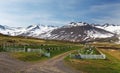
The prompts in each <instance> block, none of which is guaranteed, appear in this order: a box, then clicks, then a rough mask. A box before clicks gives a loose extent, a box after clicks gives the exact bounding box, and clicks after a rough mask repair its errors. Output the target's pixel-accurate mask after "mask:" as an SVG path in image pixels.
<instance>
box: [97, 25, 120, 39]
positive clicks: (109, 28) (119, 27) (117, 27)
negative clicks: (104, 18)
mask: <svg viewBox="0 0 120 73" xmlns="http://www.w3.org/2000/svg"><path fill="white" fill-rule="evenodd" d="M95 27H97V28H101V29H104V30H106V31H110V32H112V33H115V34H117V36H118V38H119V40H120V25H114V24H104V25H95Z"/></svg>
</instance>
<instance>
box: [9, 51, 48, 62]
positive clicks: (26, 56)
mask: <svg viewBox="0 0 120 73" xmlns="http://www.w3.org/2000/svg"><path fill="white" fill-rule="evenodd" d="M11 55H12V56H13V57H14V58H16V59H19V60H22V61H25V62H36V61H42V60H45V59H47V57H45V56H43V55H42V54H39V53H36V52H16V53H15V52H14V53H11Z"/></svg>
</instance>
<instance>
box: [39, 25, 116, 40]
mask: <svg viewBox="0 0 120 73" xmlns="http://www.w3.org/2000/svg"><path fill="white" fill-rule="evenodd" d="M46 34H47V33H46ZM113 36H114V34H113V33H111V32H108V31H106V30H103V29H100V28H96V27H94V26H92V25H89V24H86V23H79V24H78V23H70V24H69V25H67V26H63V27H60V28H58V29H55V30H53V31H52V32H50V33H49V36H47V35H46V36H44V35H41V36H40V37H42V38H45V39H55V40H65V41H72V42H83V41H91V40H95V39H96V38H109V37H113Z"/></svg>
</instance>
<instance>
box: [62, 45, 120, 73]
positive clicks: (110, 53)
mask: <svg viewBox="0 0 120 73" xmlns="http://www.w3.org/2000/svg"><path fill="white" fill-rule="evenodd" d="M96 45H98V44H96ZM108 45H110V44H108ZM108 45H106V46H108ZM101 46H103V45H101ZM108 47H110V46H108ZM112 47H116V46H115V45H112ZM117 48H119V47H117ZM99 50H100V51H102V52H103V53H104V54H105V55H106V56H107V58H106V59H104V60H100V59H96V60H92V59H71V58H69V57H66V58H65V61H64V62H65V64H66V65H68V66H70V67H72V68H74V69H77V70H79V71H82V73H120V58H119V55H120V49H104V48H103V49H102V48H100V49H99Z"/></svg>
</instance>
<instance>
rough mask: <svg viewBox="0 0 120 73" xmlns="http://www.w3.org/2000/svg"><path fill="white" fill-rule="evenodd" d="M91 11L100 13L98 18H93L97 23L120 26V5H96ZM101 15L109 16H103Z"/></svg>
mask: <svg viewBox="0 0 120 73" xmlns="http://www.w3.org/2000/svg"><path fill="white" fill-rule="evenodd" d="M90 11H91V12H93V13H98V18H92V20H93V21H95V22H97V23H102V24H103V23H111V24H120V3H113V4H105V5H95V6H92V7H91V9H90ZM99 13H102V14H107V15H105V16H101V15H99Z"/></svg>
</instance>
